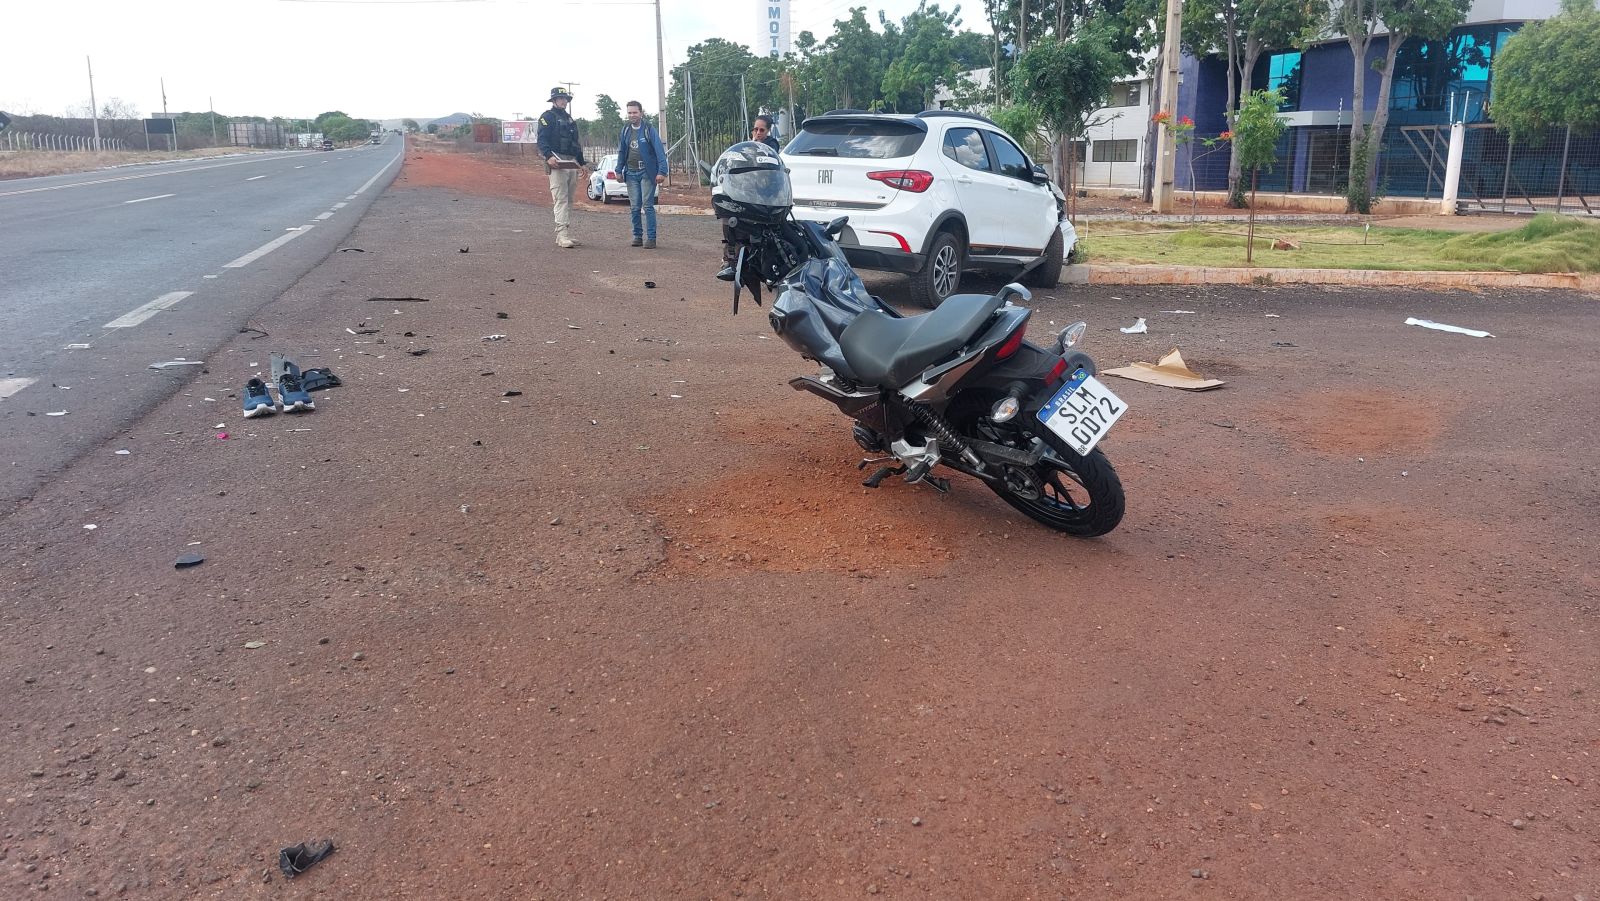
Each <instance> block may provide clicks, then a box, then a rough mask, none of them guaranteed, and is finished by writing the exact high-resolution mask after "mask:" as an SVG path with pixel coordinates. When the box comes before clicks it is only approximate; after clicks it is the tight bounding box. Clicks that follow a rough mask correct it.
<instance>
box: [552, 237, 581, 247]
mask: <svg viewBox="0 0 1600 901" xmlns="http://www.w3.org/2000/svg"><path fill="white" fill-rule="evenodd" d="M556 246H557V247H563V248H565V247H577V246H578V242H577V241H574V240H572V239H571V238H557V239H556Z"/></svg>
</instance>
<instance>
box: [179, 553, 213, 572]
mask: <svg viewBox="0 0 1600 901" xmlns="http://www.w3.org/2000/svg"><path fill="white" fill-rule="evenodd" d="M204 562H206V558H205V557H203V556H201V555H200V554H184V555H183V556H182V557H179V558H178V559H176V560H174V561H172V566H173V568H174V569H188V568H189V567H191V566H199V565H200V564H202V563H204Z"/></svg>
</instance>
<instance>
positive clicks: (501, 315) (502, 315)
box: [494, 313, 511, 319]
mask: <svg viewBox="0 0 1600 901" xmlns="http://www.w3.org/2000/svg"><path fill="white" fill-rule="evenodd" d="M494 318H496V319H510V318H511V314H510V313H496V314H494Z"/></svg>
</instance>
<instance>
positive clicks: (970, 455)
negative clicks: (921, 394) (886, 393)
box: [896, 396, 988, 472]
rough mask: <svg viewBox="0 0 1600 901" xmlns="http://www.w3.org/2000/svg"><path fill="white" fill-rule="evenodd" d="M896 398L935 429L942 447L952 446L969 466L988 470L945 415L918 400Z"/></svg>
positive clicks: (983, 470) (918, 418) (922, 421)
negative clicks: (946, 419) (947, 420)
mask: <svg viewBox="0 0 1600 901" xmlns="http://www.w3.org/2000/svg"><path fill="white" fill-rule="evenodd" d="M896 399H897V400H898V401H899V402H900V406H902V407H906V408H907V409H909V410H910V411H911V415H912V416H915V417H916V418H917V421H918V422H920V423H922V424H923V425H925V426H927V427H928V428H929V429H930V430H932V431H933V433H934V435H936V436H938V438H939V446H940V447H947V448H950V449H951V450H953V451H955V452H956V453H958V454H960V455H961V459H963V460H965V461H966V462H967V464H968V465H969V466H971V467H972V468H973V469H976V470H977V471H978V472H987V471H988V467H986V466H984V463H983V459H982V458H980V457H979V456H978V455H977V453H975V452H974V451H973V450H972V447H971V446H970V445H968V444H967V442H966V439H964V438H962V437H961V435H960V434H959V433H958V432H957V431H956V430H955V429H954V428H952V427H951V426H950V423H948V422H946V421H945V418H944V417H943V416H940V415H939V414H938V413H937V412H935V411H934V410H933V409H931V408H929V407H927V406H925V405H923V404H919V403H917V402H916V401H913V400H907V399H906V398H904V397H899V396H897V397H896Z"/></svg>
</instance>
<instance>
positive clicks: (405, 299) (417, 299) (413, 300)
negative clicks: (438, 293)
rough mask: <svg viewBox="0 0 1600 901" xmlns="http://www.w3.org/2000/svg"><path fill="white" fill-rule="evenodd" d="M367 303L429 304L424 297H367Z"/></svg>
mask: <svg viewBox="0 0 1600 901" xmlns="http://www.w3.org/2000/svg"><path fill="white" fill-rule="evenodd" d="M367 302H368V303H372V302H377V303H430V302H431V301H430V300H429V299H428V298H426V297H369V298H367Z"/></svg>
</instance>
